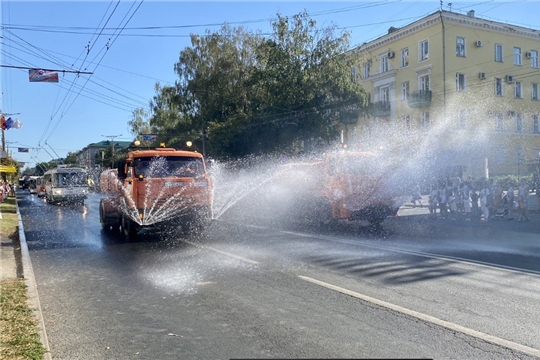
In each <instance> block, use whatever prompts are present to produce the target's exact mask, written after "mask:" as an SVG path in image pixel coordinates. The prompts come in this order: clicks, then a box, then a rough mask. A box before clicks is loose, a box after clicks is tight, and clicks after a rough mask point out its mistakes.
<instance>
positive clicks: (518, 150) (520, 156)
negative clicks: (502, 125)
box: [516, 146, 525, 165]
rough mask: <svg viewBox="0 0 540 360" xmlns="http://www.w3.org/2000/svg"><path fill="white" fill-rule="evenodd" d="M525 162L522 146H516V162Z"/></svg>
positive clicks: (519, 163)
mask: <svg viewBox="0 0 540 360" xmlns="http://www.w3.org/2000/svg"><path fill="white" fill-rule="evenodd" d="M524 162H525V154H524V151H523V146H516V164H518V165H521V164H523V163H524Z"/></svg>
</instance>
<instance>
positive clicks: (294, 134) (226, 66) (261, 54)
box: [149, 12, 366, 157]
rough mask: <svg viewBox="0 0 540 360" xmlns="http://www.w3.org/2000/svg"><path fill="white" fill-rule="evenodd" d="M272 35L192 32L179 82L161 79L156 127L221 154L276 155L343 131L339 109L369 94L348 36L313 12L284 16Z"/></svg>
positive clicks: (355, 104) (225, 28)
mask: <svg viewBox="0 0 540 360" xmlns="http://www.w3.org/2000/svg"><path fill="white" fill-rule="evenodd" d="M272 28H273V32H272V35H271V36H270V37H266V38H265V37H263V36H261V35H260V34H254V33H252V32H249V31H247V30H245V29H244V28H242V27H238V28H232V27H230V26H228V25H224V26H223V27H222V28H221V29H220V30H219V31H218V32H215V33H210V32H207V36H204V37H200V36H195V35H193V36H192V37H191V47H188V48H186V49H184V50H182V51H181V53H180V57H179V61H178V63H176V64H175V66H174V68H175V71H176V73H177V74H178V76H179V80H177V82H176V84H175V86H174V87H173V86H165V87H161V86H160V85H159V84H156V96H154V99H153V100H152V102H151V110H152V116H151V118H150V121H149V123H150V125H151V126H152V128H153V129H154V130H156V131H159V133H160V134H163V135H165V134H167V136H169V137H171V139H174V140H175V141H180V140H181V139H182V138H185V137H188V136H189V137H192V139H193V140H197V139H199V141H200V139H206V135H208V141H209V149H210V151H211V153H212V154H213V155H214V156H216V157H241V156H245V155H248V154H260V153H271V152H275V151H283V150H284V149H287V148H292V147H293V146H294V145H295V144H299V143H301V144H303V145H304V146H305V147H306V150H309V147H310V143H311V142H312V141H313V140H323V141H326V142H329V141H331V140H333V139H335V138H336V137H337V136H338V134H339V131H338V130H339V126H340V124H339V116H338V114H339V111H340V110H343V109H346V108H350V107H352V108H360V107H362V106H364V105H365V103H366V98H365V94H364V92H363V90H362V89H361V87H360V86H359V85H358V84H356V83H354V82H352V81H351V77H350V69H351V65H352V64H351V59H350V57H348V56H346V52H347V49H348V33H340V34H337V29H336V27H335V26H331V27H327V28H324V29H317V28H316V23H315V21H314V20H312V19H310V18H309V16H308V14H307V13H305V12H304V13H301V14H298V15H295V16H294V17H292V18H291V19H289V18H288V17H282V16H279V15H278V18H277V20H276V21H275V22H274V23H273V24H272Z"/></svg>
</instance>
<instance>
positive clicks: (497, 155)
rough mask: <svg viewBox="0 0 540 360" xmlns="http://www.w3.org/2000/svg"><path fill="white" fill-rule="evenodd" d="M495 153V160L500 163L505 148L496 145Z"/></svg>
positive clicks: (502, 160)
mask: <svg viewBox="0 0 540 360" xmlns="http://www.w3.org/2000/svg"><path fill="white" fill-rule="evenodd" d="M495 151H496V153H495V161H497V164H499V165H502V164H504V162H505V154H506V149H505V147H504V146H503V145H497V148H496V150H495Z"/></svg>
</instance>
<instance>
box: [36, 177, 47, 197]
mask: <svg viewBox="0 0 540 360" xmlns="http://www.w3.org/2000/svg"><path fill="white" fill-rule="evenodd" d="M36 185H37V196H38V197H40V198H43V197H45V195H46V192H45V178H44V177H43V176H38V178H37V180H36Z"/></svg>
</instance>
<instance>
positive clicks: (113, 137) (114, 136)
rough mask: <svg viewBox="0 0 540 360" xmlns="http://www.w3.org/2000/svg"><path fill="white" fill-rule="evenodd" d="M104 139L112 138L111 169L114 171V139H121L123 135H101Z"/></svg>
mask: <svg viewBox="0 0 540 360" xmlns="http://www.w3.org/2000/svg"><path fill="white" fill-rule="evenodd" d="M101 136H103V137H106V138H110V139H111V140H110V141H111V169H114V139H115V138H117V137H119V136H122V134H120V135H101Z"/></svg>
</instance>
